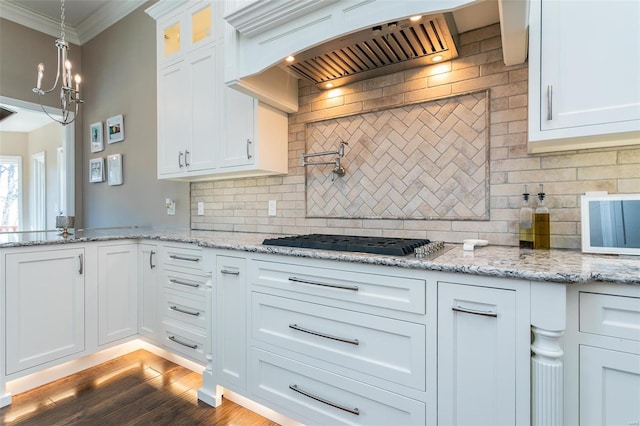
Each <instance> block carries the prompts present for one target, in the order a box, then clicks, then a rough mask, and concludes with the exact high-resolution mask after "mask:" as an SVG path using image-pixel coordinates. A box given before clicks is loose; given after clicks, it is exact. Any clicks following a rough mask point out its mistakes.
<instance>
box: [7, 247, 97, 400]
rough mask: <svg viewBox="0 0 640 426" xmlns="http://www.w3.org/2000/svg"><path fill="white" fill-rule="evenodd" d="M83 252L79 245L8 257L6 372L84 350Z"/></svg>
mask: <svg viewBox="0 0 640 426" xmlns="http://www.w3.org/2000/svg"><path fill="white" fill-rule="evenodd" d="M84 254H85V251H84V248H81V247H78V248H73V249H56V250H46V251H43V250H39V251H33V252H30V251H19V252H14V253H9V254H6V256H5V259H4V262H5V263H4V265H5V268H6V269H5V271H4V283H5V292H6V300H5V305H6V306H5V307H4V308H6V311H5V313H3V315H6V323H5V327H6V329H5V333H6V334H5V338H6V374H12V373H16V372H19V371H22V370H25V369H28V368H31V367H35V366H38V365H42V364H45V363H48V362H50V361H55V360H58V359H60V358H63V357H67V356H69V355H73V354H76V353H80V352H82V351H84V349H85V270H84V269H85V268H84V261H85V259H84ZM2 391H3V390H2V389H0V393H1V392H2Z"/></svg>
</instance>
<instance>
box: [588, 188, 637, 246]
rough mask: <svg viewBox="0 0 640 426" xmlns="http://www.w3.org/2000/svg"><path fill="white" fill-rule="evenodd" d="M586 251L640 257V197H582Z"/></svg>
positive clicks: (624, 195) (623, 195)
mask: <svg viewBox="0 0 640 426" xmlns="http://www.w3.org/2000/svg"><path fill="white" fill-rule="evenodd" d="M581 209H582V251H583V252H585V253H611V254H631V255H638V256H640V194H607V195H600V194H598V195H590V194H586V195H583V196H582V201H581Z"/></svg>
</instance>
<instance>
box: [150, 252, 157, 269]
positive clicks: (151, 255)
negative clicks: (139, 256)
mask: <svg viewBox="0 0 640 426" xmlns="http://www.w3.org/2000/svg"><path fill="white" fill-rule="evenodd" d="M154 254H156V252H155V251H153V250H151V251H150V252H149V268H150V269H153V268H155V267H156V265H154V264H153V255H154Z"/></svg>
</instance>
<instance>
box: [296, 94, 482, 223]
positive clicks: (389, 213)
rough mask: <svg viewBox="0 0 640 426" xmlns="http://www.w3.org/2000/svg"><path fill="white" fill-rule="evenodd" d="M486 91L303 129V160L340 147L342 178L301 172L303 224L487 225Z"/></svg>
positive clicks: (324, 170)
mask: <svg viewBox="0 0 640 426" xmlns="http://www.w3.org/2000/svg"><path fill="white" fill-rule="evenodd" d="M487 106H488V103H487V91H486V90H483V91H481V92H476V93H472V94H467V95H461V96H453V97H450V98H446V99H439V100H436V101H431V102H423V103H419V104H414V105H409V106H404V107H396V108H391V109H386V110H381V111H376V112H370V113H366V114H357V115H351V116H347V117H341V118H336V119H331V120H325V121H320V122H316V123H309V124H307V129H306V133H307V136H306V141H307V153H319V152H326V151H332V150H335V149H336V148H337V147H338V145H339V143H340V142H341V141H344V142H347V143H348V144H349V145H348V146H347V147H346V148H345V153H346V155H345V157H344V158H343V159H342V163H341V164H342V165H343V166H344V167H345V168H346V174H345V176H342V177H340V178H335V179H334V176H333V173H331V169H332V168H333V167H332V166H329V165H327V166H307V167H306V184H307V187H306V189H307V191H306V195H307V196H306V199H307V216H308V217H336V218H377V219H448V220H459V219H474V220H488V219H489V204H488V201H489V197H488V190H489V180H488V177H489V176H488V171H489V164H488V149H489V139H488V127H487V116H488V112H487Z"/></svg>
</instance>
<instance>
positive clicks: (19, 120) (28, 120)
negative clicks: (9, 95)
mask: <svg viewBox="0 0 640 426" xmlns="http://www.w3.org/2000/svg"><path fill="white" fill-rule="evenodd" d="M0 106H2V107H3V108H6V109H9V110H11V111H15V112H16V113H15V114H12V115H10V116H9V117H7V118H5V119H4V120H2V121H0V132H20V133H30V132H33V131H34V130H36V129H39V128H40V127H42V126H46V125H47V124H51V123H53V121H52V120H51V119H50V118H49V117H48V116H47V115H46V114H45V113H44V112H42V111H34V110H30V109H26V108H21V107H19V106H14V105H8V104H4V103H0Z"/></svg>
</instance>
